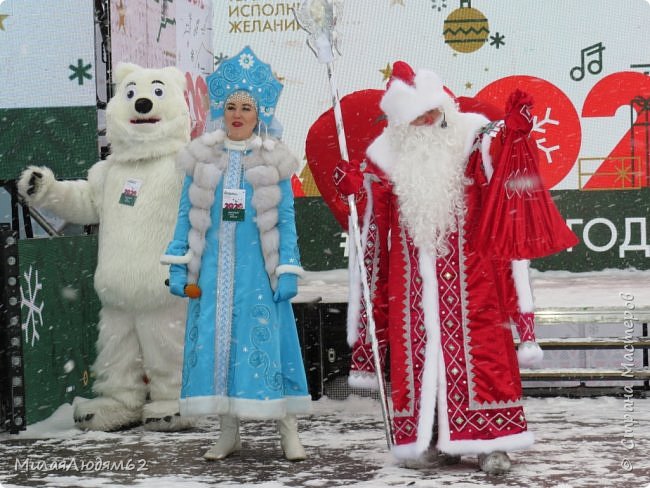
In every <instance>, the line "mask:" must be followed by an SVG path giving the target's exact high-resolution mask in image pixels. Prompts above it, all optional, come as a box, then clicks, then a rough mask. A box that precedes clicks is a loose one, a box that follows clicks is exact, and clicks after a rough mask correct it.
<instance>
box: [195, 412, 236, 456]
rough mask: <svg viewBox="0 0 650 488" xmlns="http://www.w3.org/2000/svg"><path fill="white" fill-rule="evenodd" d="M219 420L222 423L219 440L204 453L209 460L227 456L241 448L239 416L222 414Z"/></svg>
mask: <svg viewBox="0 0 650 488" xmlns="http://www.w3.org/2000/svg"><path fill="white" fill-rule="evenodd" d="M219 421H220V424H221V434H219V440H218V441H217V443H216V444H215V445H214V446H212V447H211V448H210V449H209V450H208V451H207V452H206V453H205V454H204V455H203V458H204V459H207V460H208V461H215V460H217V459H224V458H227V457H228V456H230V455H231V454H232V453H233V452H235V451H238V450H239V449H241V439H240V438H239V418H237V417H233V416H232V415H221V416H220V417H219Z"/></svg>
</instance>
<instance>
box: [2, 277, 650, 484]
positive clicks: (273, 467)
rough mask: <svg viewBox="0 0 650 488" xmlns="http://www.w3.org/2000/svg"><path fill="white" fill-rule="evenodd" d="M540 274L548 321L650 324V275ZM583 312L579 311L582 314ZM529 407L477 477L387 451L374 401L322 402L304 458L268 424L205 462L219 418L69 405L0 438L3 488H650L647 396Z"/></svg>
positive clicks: (329, 282) (333, 288)
mask: <svg viewBox="0 0 650 488" xmlns="http://www.w3.org/2000/svg"><path fill="white" fill-rule="evenodd" d="M532 277H533V285H534V287H535V297H536V304H537V310H538V312H539V315H540V316H543V315H544V314H548V316H547V317H546V318H545V319H542V321H543V320H548V321H550V322H552V321H553V319H552V316H554V314H555V315H557V313H559V315H562V314H564V313H567V314H569V315H571V314H573V318H571V317H569V316H566V317H563V319H570V320H573V319H575V320H577V321H583V322H584V321H587V322H588V321H590V320H592V321H593V320H595V319H596V318H598V317H600V316H601V315H607V317H606V320H609V321H612V322H613V325H611V327H613V335H614V336H620V334H621V333H622V332H621V330H622V329H621V328H622V327H623V326H622V323H623V317H624V312H625V310H626V309H628V310H629V307H630V304H633V305H634V310H635V312H636V313H638V315H639V316H640V320H641V321H642V322H647V319H648V317H650V271H617V270H609V271H607V272H594V273H579V274H575V273H567V272H545V273H539V272H533V274H532ZM347 291H348V290H347V273H346V271H345V270H334V271H331V272H320V273H308V274H307V277H306V279H305V280H303V281H302V282H301V284H300V294H299V296H298V297H297V299H296V301H297V302H306V301H312V300H317V299H320V300H319V301H325V302H345V301H346V300H347ZM622 293H623V294H626V295H624V297H625V298H623V297H622V296H621V294H622ZM630 297H633V298H630ZM576 312H580V313H582V315H580V313H579V314H578V316H577V318H576V317H575V313H576ZM598 320H600V319H598ZM551 352H552V351H551ZM620 353H621V352H620V351H615V352H614V354H619V355H620ZM619 360H620V357H618V356H617V357H616V361H619ZM525 404H526V412H527V418H528V421H529V426H530V430H531V431H533V432H534V433H535V434H536V436H537V442H536V444H535V445H534V446H533V448H532V449H530V450H529V451H526V452H521V453H512V454H511V457H512V459H513V462H514V465H513V469H512V471H511V472H510V473H509V474H507V475H504V476H488V475H486V474H484V473H482V472H480V471H479V470H478V466H477V464H476V459H475V458H474V457H464V458H463V459H462V463H461V464H460V465H457V466H452V467H445V468H432V467H429V468H422V469H420V470H409V469H406V468H403V467H401V466H400V465H399V464H397V462H396V461H395V460H394V459H393V458H392V456H391V455H390V453H389V452H388V451H387V449H386V442H385V437H384V434H383V431H382V428H383V422H382V419H381V413H380V409H379V406H378V403H377V402H375V401H374V400H372V399H370V398H359V397H350V398H348V399H346V400H339V401H335V400H331V399H327V398H323V399H321V400H319V401H317V402H314V409H313V410H314V412H313V414H312V415H311V416H310V417H306V418H304V419H301V423H300V428H301V438H302V439H303V443H304V445H305V447H306V449H307V453H308V456H309V459H308V460H307V461H305V462H301V463H290V462H288V461H286V460H284V458H283V457H282V453H281V451H280V447H279V442H278V436H277V434H276V432H275V429H274V426H272V425H271V423H269V422H254V421H249V422H245V423H244V424H243V431H242V439H243V444H244V445H243V449H242V451H241V452H240V453H239V454H237V455H234V456H232V457H231V458H228V459H226V460H224V461H222V462H217V463H207V462H205V461H204V460H203V459H202V458H201V455H202V454H203V452H204V451H205V450H206V449H207V447H208V446H209V445H210V444H211V443H212V442H214V441H215V439H216V437H217V435H218V422H217V420H216V419H215V418H206V419H201V420H200V422H199V423H198V424H197V426H196V427H195V428H194V429H193V430H191V431H188V432H183V433H154V432H145V431H143V430H142V428H141V427H138V428H134V429H131V430H127V431H124V432H119V433H97V432H87V433H84V432H81V431H79V430H77V429H75V427H74V426H73V424H72V407H71V406H70V405H64V406H62V407H61V408H60V409H59V410H58V411H57V412H56V413H55V414H54V415H53V416H52V417H50V418H49V419H48V420H46V421H44V422H41V423H39V424H34V425H31V426H29V427H28V429H27V431H26V432H23V433H21V434H20V435H17V436H12V435H9V434H0V459H1V461H0V488H18V487H39V488H41V487H69V488H73V487H74V488H119V487H136V488H154V487H155V488H159V487H160V488H167V487H169V488H171V487H174V488H176V487H178V488H200V487H213V486H218V487H260V488H279V487H326V488H329V487H338V486H353V487H363V488H382V487H443V486H452V487H458V488H468V487H473V486H494V487H512V488H524V487H525V488H535V487H554V488H591V487H597V488H606V487H607V488H608V487H615V486H616V487H619V486H620V487H634V488H636V487H641V488H650V399H634V400H633V402H632V403H627V404H626V403H625V402H624V400H623V399H620V398H614V397H599V398H582V399H568V398H559V397H556V398H544V399H540V398H528V399H526V402H525Z"/></svg>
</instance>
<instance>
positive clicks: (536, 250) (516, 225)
mask: <svg viewBox="0 0 650 488" xmlns="http://www.w3.org/2000/svg"><path fill="white" fill-rule="evenodd" d="M532 105H533V99H532V97H531V96H530V95H528V94H527V93H525V92H523V91H521V90H515V91H514V92H513V93H512V94H511V95H510V97H509V98H508V102H507V103H506V110H505V113H506V115H505V119H504V121H505V126H504V128H503V129H502V132H501V133H500V134H499V135H497V137H502V139H501V141H497V140H495V141H494V142H493V143H497V144H498V143H499V142H502V144H501V146H502V147H501V148H500V149H501V150H500V152H499V153H498V154H497V155H496V158H495V159H494V160H493V166H494V173H493V175H492V179H491V180H490V184H489V186H488V189H487V193H486V195H485V199H484V201H483V212H482V216H481V222H480V224H479V232H478V242H480V243H481V246H485V247H486V248H487V249H489V250H490V252H491V253H492V254H494V255H498V256H500V257H502V258H506V259H534V258H540V257H544V256H548V255H550V254H554V253H557V252H560V251H563V250H564V249H567V248H569V247H573V246H575V245H576V244H577V243H578V238H577V237H576V235H575V234H574V233H573V232H572V231H571V230H570V229H569V228H568V227H567V225H566V223H565V221H564V219H563V218H562V215H560V212H559V211H558V209H557V207H556V206H555V203H554V202H553V200H552V199H551V195H550V193H549V192H548V190H547V189H546V188H544V185H543V182H542V178H541V175H540V173H539V164H538V161H539V159H538V153H537V147H536V145H535V140H534V139H533V138H532V137H530V131H531V129H532V126H533V123H532V122H533V118H532V116H531V115H530V111H529V108H530V107H532Z"/></svg>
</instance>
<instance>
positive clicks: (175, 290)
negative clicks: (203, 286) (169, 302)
mask: <svg viewBox="0 0 650 488" xmlns="http://www.w3.org/2000/svg"><path fill="white" fill-rule="evenodd" d="M185 285H187V266H186V265H184V264H170V265H169V291H170V292H172V294H174V295H176V296H179V297H185V296H186V295H185V291H184V290H185Z"/></svg>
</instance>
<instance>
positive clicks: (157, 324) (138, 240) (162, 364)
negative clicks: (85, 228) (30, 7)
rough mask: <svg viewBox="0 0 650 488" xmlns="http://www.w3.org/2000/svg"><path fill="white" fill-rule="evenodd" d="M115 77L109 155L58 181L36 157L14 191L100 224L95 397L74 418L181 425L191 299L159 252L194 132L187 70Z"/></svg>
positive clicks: (129, 70)
mask: <svg viewBox="0 0 650 488" xmlns="http://www.w3.org/2000/svg"><path fill="white" fill-rule="evenodd" d="M115 81H116V92H115V95H114V97H113V98H112V99H111V100H110V102H109V103H108V106H107V110H106V126H107V138H108V141H109V142H110V144H111V154H110V155H109V156H108V158H107V159H106V160H104V161H99V162H98V163H96V164H95V165H93V166H92V167H91V168H90V169H89V171H88V179H87V180H75V181H57V180H56V179H55V177H54V174H53V173H52V171H51V170H50V169H48V168H46V167H35V166H30V167H29V168H27V169H26V170H25V171H24V172H23V174H22V175H21V177H20V180H19V182H18V190H19V192H20V194H21V195H22V196H23V198H24V199H25V200H26V201H27V203H28V204H29V205H31V206H34V207H38V208H43V209H47V210H49V211H51V212H53V213H55V214H56V215H57V216H59V217H61V218H63V219H65V220H66V221H68V222H71V223H76V224H84V225H88V224H97V223H98V224H99V235H98V255H97V268H96V270H95V290H96V292H97V295H98V296H99V298H100V300H101V305H102V308H101V312H100V318H99V336H98V339H97V358H96V361H95V363H94V364H93V366H92V371H93V373H94V374H95V381H94V384H93V391H94V392H95V394H96V395H97V398H94V399H91V400H88V401H82V402H75V409H74V418H75V423H76V425H77V426H79V427H80V428H82V429H90V430H104V431H110V430H117V429H121V428H125V427H127V426H131V425H136V424H140V423H143V424H144V427H145V428H147V429H150V430H181V429H184V428H187V427H189V426H190V425H191V421H190V420H188V419H185V418H183V419H181V418H180V416H179V414H178V412H179V403H178V398H179V395H180V382H181V371H182V362H183V361H182V356H183V342H184V329H185V313H186V304H185V301H184V300H183V299H181V298H178V297H175V296H173V295H172V294H171V293H169V290H168V289H167V288H166V286H165V278H166V277H167V273H168V269H167V267H166V266H163V265H161V264H160V262H159V259H160V256H161V255H162V254H163V253H164V251H165V247H166V245H167V243H168V242H169V241H170V240H171V239H172V237H173V231H174V226H175V223H176V215H177V210H178V201H179V199H180V194H181V187H182V181H183V174H182V172H180V171H179V170H178V168H177V167H176V164H175V159H176V153H177V152H178V150H179V149H181V148H182V147H183V146H185V144H187V143H188V142H189V140H190V116H189V111H188V107H187V104H186V102H185V98H184V94H183V90H184V87H185V78H184V76H183V74H182V73H181V72H180V71H179V70H178V69H176V68H174V67H167V68H163V69H145V68H141V67H139V66H137V65H134V64H130V63H123V64H120V65H119V66H118V67H117V69H116V71H115Z"/></svg>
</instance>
